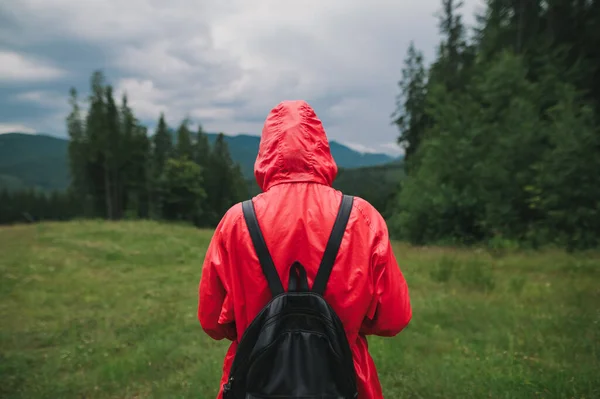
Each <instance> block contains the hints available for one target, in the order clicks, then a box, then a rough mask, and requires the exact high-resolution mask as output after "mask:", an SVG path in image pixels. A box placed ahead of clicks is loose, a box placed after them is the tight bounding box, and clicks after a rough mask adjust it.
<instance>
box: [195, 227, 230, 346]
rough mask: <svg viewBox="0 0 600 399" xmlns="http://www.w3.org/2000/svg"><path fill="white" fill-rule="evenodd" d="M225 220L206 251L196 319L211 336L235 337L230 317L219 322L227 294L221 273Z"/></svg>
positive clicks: (224, 255)
mask: <svg viewBox="0 0 600 399" xmlns="http://www.w3.org/2000/svg"><path fill="white" fill-rule="evenodd" d="M224 224H225V220H222V221H221V223H220V224H219V226H218V227H217V229H216V230H215V233H214V235H213V237H212V240H211V242H210V244H209V246H208V250H207V251H206V256H205V257H204V263H203V265H202V275H201V277H200V284H199V287H198V320H199V321H200V325H201V326H202V329H203V330H204V331H205V332H206V333H207V334H208V335H209V336H210V337H211V338H213V339H215V340H221V339H224V338H227V339H229V340H232V341H233V340H235V338H236V330H235V324H234V322H233V321H232V320H227V322H226V323H223V320H222V319H223V317H222V313H224V312H223V305H224V302H225V299H226V297H227V291H226V285H225V284H224V280H223V277H222V276H223V274H224V270H225V269H226V268H225V266H226V263H227V261H228V255H227V251H226V249H225V248H226V245H225V240H224V237H223V236H224V234H225V233H224V228H223V225H224Z"/></svg>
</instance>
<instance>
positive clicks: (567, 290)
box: [0, 221, 600, 399]
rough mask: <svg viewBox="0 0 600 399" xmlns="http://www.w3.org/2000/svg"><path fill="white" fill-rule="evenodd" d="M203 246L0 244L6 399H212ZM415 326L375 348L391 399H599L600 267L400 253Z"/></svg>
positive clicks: (168, 236) (557, 257)
mask: <svg viewBox="0 0 600 399" xmlns="http://www.w3.org/2000/svg"><path fill="white" fill-rule="evenodd" d="M210 237H211V232H210V231H204V230H196V229H192V228H188V227H184V226H174V225H166V224H159V223H153V222H119V223H109V222H100V221H96V222H90V221H88V222H71V223H48V224H40V225H37V226H14V227H9V228H1V229H0V273H1V277H2V280H1V281H2V283H1V285H0V299H1V301H0V316H1V320H2V324H1V327H0V352H1V354H0V356H1V358H0V379H1V381H0V396H1V397H2V398H214V397H215V395H216V392H217V387H218V382H219V377H220V374H221V369H222V359H223V355H224V353H225V350H226V348H227V343H226V342H224V341H221V342H215V341H212V340H211V339H209V338H208V337H207V336H206V335H205V334H203V332H202V331H201V329H200V326H199V324H198V322H197V319H196V305H197V288H198V281H199V278H200V271H201V264H202V259H203V256H204V252H205V251H206V247H207V244H208V241H209V239H210ZM394 248H395V252H396V256H397V258H398V261H399V263H400V265H401V268H402V270H403V272H404V274H405V276H406V278H407V280H408V283H409V288H410V293H411V299H412V304H413V311H414V316H413V320H412V322H411V324H410V325H409V326H408V327H407V329H406V330H405V331H404V332H402V333H401V334H399V335H398V336H397V337H395V338H388V339H384V338H376V337H370V338H369V348H370V351H371V354H372V356H373V357H374V360H375V363H376V365H377V368H378V371H379V375H380V379H381V382H382V385H383V390H384V394H385V396H386V398H536V397H539V398H565V399H566V398H599V397H600V378H598V375H599V374H598V370H600V310H599V309H600V255H599V254H598V253H586V254H578V255H569V254H566V253H563V252H559V251H553V252H543V253H534V252H530V253H527V252H514V251H508V252H506V253H503V255H502V256H495V255H494V254H490V253H488V252H484V251H470V250H466V249H461V250H457V249H452V248H413V247H410V246H407V245H403V244H395V247H394Z"/></svg>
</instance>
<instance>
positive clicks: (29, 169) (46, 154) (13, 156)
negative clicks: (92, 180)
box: [0, 133, 69, 191]
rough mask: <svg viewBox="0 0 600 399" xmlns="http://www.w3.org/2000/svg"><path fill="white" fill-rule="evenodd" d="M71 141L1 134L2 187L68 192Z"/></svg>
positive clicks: (0, 178) (0, 169)
mask: <svg viewBox="0 0 600 399" xmlns="http://www.w3.org/2000/svg"><path fill="white" fill-rule="evenodd" d="M68 147H69V142H68V141H66V140H63V139H59V138H56V137H52V136H46V135H30V134H19V133H7V134H1V135H0V188H13V189H19V188H34V189H38V190H45V191H51V190H66V189H67V187H68V186H69V157H68Z"/></svg>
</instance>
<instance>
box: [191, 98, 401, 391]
mask: <svg viewBox="0 0 600 399" xmlns="http://www.w3.org/2000/svg"><path fill="white" fill-rule="evenodd" d="M336 174H337V166H336V164H335V162H334V160H333V158H332V156H331V153H330V150H329V144H328V141H327V137H326V134H325V130H324V129H323V126H322V124H321V121H320V120H319V119H318V118H317V116H316V115H315V113H314V111H313V110H312V108H311V107H310V106H309V105H308V104H307V103H306V102H304V101H285V102H282V103H280V104H279V105H278V106H277V107H275V108H274V109H273V110H272V111H271V113H270V114H269V116H268V117H267V119H266V121H265V125H264V128H263V132H262V138H261V142H260V149H259V153H258V157H257V159H256V163H255V177H256V180H257V182H258V184H259V186H260V187H261V189H262V190H263V193H261V194H260V195H258V196H256V197H255V198H254V199H253V201H254V206H255V209H256V215H257V218H258V221H259V223H260V226H261V230H262V231H263V234H264V237H265V241H266V244H267V247H268V248H269V252H270V253H271V256H272V257H273V261H274V263H275V267H276V268H277V270H278V272H279V277H280V279H281V281H282V283H283V286H284V287H287V284H288V281H287V280H288V276H289V267H290V266H291V265H292V263H293V262H294V261H296V260H298V261H299V262H300V263H301V264H302V265H304V267H305V268H306V272H307V275H308V282H309V286H312V283H313V280H314V278H315V275H316V273H317V268H318V267H319V263H320V261H321V257H322V255H323V252H324V250H325V244H326V243H327V239H328V238H329V234H330V232H331V228H332V227H333V222H334V220H335V217H336V214H337V211H338V207H339V205H340V201H341V199H342V194H341V193H340V192H339V191H337V190H335V189H333V188H332V187H331V184H332V182H333V180H334V178H335V176H336ZM324 296H325V299H326V300H327V302H328V303H329V304H330V305H331V306H332V308H333V309H334V310H335V311H336V313H337V314H338V316H339V317H340V319H341V321H342V323H343V324H344V327H345V330H346V334H347V337H348V341H349V342H350V345H351V348H352V353H353V356H354V364H355V368H356V374H357V383H358V392H359V398H360V399H371V398H382V397H383V396H382V392H381V386H380V383H379V378H378V376H377V371H376V369H375V364H374V363H373V360H372V358H371V356H370V355H369V352H368V348H367V340H366V337H365V336H366V335H369V334H376V335H380V336H393V335H396V334H397V333H399V332H400V331H401V330H402V329H403V328H404V327H405V326H406V325H407V324H408V322H409V321H410V319H411V316H412V310H411V306H410V300H409V295H408V287H407V284H406V281H405V279H404V277H403V276H402V273H401V271H400V268H399V267H398V264H397V263H396V259H395V257H394V254H393V252H392V247H391V245H390V240H389V238H388V231H387V227H386V224H385V221H384V220H383V218H382V217H381V215H380V214H379V213H378V212H377V211H376V210H375V208H373V206H371V205H370V204H369V203H368V202H367V201H365V200H363V199H360V198H358V197H357V198H355V200H354V207H353V209H352V213H351V214H350V219H349V221H348V226H347V228H346V233H345V235H344V238H343V240H342V243H341V246H340V250H339V253H338V256H337V258H336V262H335V265H334V267H333V271H332V273H331V276H330V278H329V283H328V284H327V288H326V290H325V293H324ZM270 298H271V293H270V291H269V287H268V286H267V281H266V279H265V277H264V275H263V272H262V269H261V267H260V264H259V262H258V258H257V256H256V253H255V251H254V247H253V246H252V241H251V239H250V235H249V233H248V229H247V227H246V224H245V222H244V218H243V214H242V206H241V204H237V205H235V206H233V207H232V208H231V209H229V210H228V211H227V213H226V214H225V216H224V217H223V219H222V220H221V222H220V223H219V225H218V227H217V229H216V231H215V233H214V236H213V238H212V241H211V243H210V245H209V248H208V251H207V253H206V257H205V259H204V264H203V268H202V276H201V279H200V285H199V304H198V319H199V320H200V324H201V325H202V328H203V329H204V331H205V332H206V333H207V334H208V335H209V336H210V337H212V338H213V339H216V340H220V339H224V338H226V339H229V340H231V341H233V342H232V343H231V346H230V347H229V350H228V352H227V354H226V356H225V360H224V364H223V375H222V379H221V384H220V389H219V394H218V396H217V398H221V397H222V389H223V388H222V387H223V384H224V383H225V382H226V379H227V377H228V374H229V368H230V367H231V364H232V361H233V358H234V356H235V353H236V349H237V345H238V341H237V340H238V339H240V338H241V337H242V334H243V333H244V331H245V329H246V327H247V326H248V325H249V324H250V322H251V321H252V320H253V318H254V317H255V316H256V315H257V314H258V313H259V311H260V310H261V309H262V307H263V306H265V305H266V304H267V302H268V301H269V300H270ZM399 366H401V365H399Z"/></svg>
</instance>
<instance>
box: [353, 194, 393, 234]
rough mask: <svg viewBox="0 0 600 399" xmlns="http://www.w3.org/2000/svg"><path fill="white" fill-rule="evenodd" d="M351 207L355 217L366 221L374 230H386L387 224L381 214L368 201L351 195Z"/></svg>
mask: <svg viewBox="0 0 600 399" xmlns="http://www.w3.org/2000/svg"><path fill="white" fill-rule="evenodd" d="M353 197H354V201H353V208H354V210H355V212H356V213H357V217H358V218H359V219H360V220H362V222H364V223H366V224H367V226H368V227H369V228H370V229H371V230H373V231H374V232H378V231H381V230H384V231H385V230H387V225H386V222H385V219H384V218H383V215H381V213H380V212H379V211H378V210H377V208H375V207H374V206H373V205H372V204H371V203H370V202H369V201H367V200H366V199H364V198H362V197H358V196H353Z"/></svg>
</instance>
